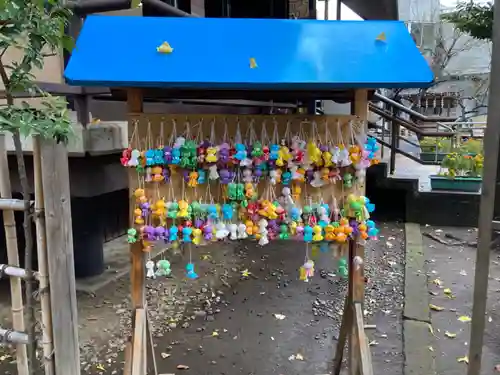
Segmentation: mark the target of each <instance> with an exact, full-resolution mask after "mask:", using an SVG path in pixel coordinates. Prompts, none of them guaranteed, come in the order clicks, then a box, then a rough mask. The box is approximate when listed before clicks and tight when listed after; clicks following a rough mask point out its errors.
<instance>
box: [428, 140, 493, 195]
mask: <svg viewBox="0 0 500 375" xmlns="http://www.w3.org/2000/svg"><path fill="white" fill-rule="evenodd" d="M483 163H484V157H483V155H482V154H476V155H471V153H469V152H467V149H466V148H460V149H459V150H458V151H456V152H452V153H449V154H448V155H446V157H445V158H444V159H443V161H442V163H441V171H440V172H439V174H438V175H432V176H430V179H431V188H432V190H453V191H466V192H478V191H479V190H480V189H481V183H482V177H481V176H482V173H483Z"/></svg>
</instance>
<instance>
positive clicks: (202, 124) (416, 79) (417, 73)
mask: <svg viewBox="0 0 500 375" xmlns="http://www.w3.org/2000/svg"><path fill="white" fill-rule="evenodd" d="M346 36H348V37H346ZM353 40H355V41H356V44H353V43H352V41H353ZM65 76H66V79H67V80H68V81H69V83H70V84H74V85H80V86H109V87H113V88H116V89H122V90H126V91H127V96H128V108H129V112H130V122H129V133H128V134H129V140H130V144H131V147H133V148H142V149H147V148H149V147H152V143H155V142H157V140H158V139H159V141H158V142H162V143H163V144H165V143H166V142H167V138H169V137H170V135H171V134H172V133H173V132H174V126H176V131H177V132H181V133H182V134H183V135H184V136H185V137H186V138H189V137H196V134H202V136H201V138H200V139H202V138H203V137H208V136H210V134H211V133H213V132H214V131H215V133H217V137H220V135H221V133H224V134H225V135H224V137H226V136H227V137H228V138H234V137H237V134H238V133H237V131H240V134H248V132H250V131H249V127H250V126H252V129H253V133H255V134H263V133H264V132H265V131H264V130H265V126H267V125H263V124H266V123H268V124H272V125H269V126H268V128H267V131H266V132H265V133H267V134H268V135H269V138H271V137H272V134H273V131H275V132H276V133H279V134H280V136H284V134H288V133H287V132H290V131H292V132H295V133H299V132H301V131H302V132H304V134H309V135H306V136H305V137H306V138H307V137H309V138H311V137H312V136H311V135H310V134H311V131H313V129H314V131H316V133H317V136H318V138H321V137H322V136H323V134H324V135H325V137H326V138H328V137H331V138H332V139H333V138H335V137H341V138H343V139H348V138H349V137H351V138H354V137H357V136H358V135H359V134H363V133H364V132H365V131H366V121H367V113H368V99H369V94H370V90H373V89H377V88H410V87H426V86H428V85H429V84H430V83H431V82H432V80H433V76H432V72H431V71H430V69H429V67H428V66H427V63H426V62H425V60H424V59H423V57H422V56H421V54H420V52H419V51H418V49H417V47H416V46H415V44H414V42H413V40H412V39H411V36H410V35H409V33H408V31H407V29H406V27H405V25H404V23H402V22H392V21H388V22H385V21H383V22H382V21H376V22H370V21H364V22H348V21H347V22H344V21H315V20H272V19H208V18H159V17H158V18H156V17H155V18H147V17H144V18H143V17H133V16H126V17H120V16H90V17H88V18H87V19H86V21H85V24H84V26H83V28H82V30H81V33H80V36H79V38H78V41H77V45H76V48H75V50H74V52H73V55H72V56H71V60H70V62H69V64H68V67H67V69H66V71H65ZM339 96H342V97H343V98H344V99H347V100H349V101H351V103H352V108H353V110H352V113H350V114H342V115H338V116H317V115H315V114H311V113H310V114H307V115H303V114H301V115H286V116H261V117H258V116H230V115H224V114H220V115H215V116H214V115H206V116H203V115H197V116H192V115H187V114H170V113H169V114H166V113H164V114H152V113H147V112H145V111H144V106H143V103H144V100H145V99H146V98H155V99H157V100H161V99H162V98H211V99H214V98H231V99H249V98H251V99H254V100H255V99H260V100H280V101H287V100H288V101H294V102H295V101H304V100H311V99H330V98H335V97H339ZM345 123H355V126H353V127H351V128H350V129H351V130H349V131H348V130H346V129H347V128H346V127H344V124H345ZM185 124H190V125H185ZM313 125H314V126H315V127H313ZM186 126H187V127H188V128H186ZM181 129H182V130H181ZM274 129H275V130H274ZM299 129H300V130H299ZM349 132H350V134H349ZM250 133H252V132H250ZM276 138H279V137H276ZM224 139H225V138H224ZM254 140H255V138H254ZM276 140H277V139H276ZM336 141H337V142H338V141H339V140H338V139H336ZM148 142H149V145H148ZM261 185H262V186H261ZM265 185H266V183H265V182H264V183H261V184H259V187H258V190H259V193H264V192H265V191H266V186H265ZM148 186H149V185H146V186H145V185H143V184H142V182H141V181H140V180H138V177H137V172H136V171H135V169H133V168H132V169H131V170H130V178H129V189H130V191H131V194H130V195H131V202H130V203H131V211H133V210H134V202H135V198H134V197H133V192H134V191H135V190H136V189H137V188H138V187H140V188H144V190H145V191H146V194H149V195H152V194H155V195H158V196H161V195H163V196H168V195H169V194H170V192H171V191H172V190H175V191H176V192H177V193H178V192H179V191H182V198H183V199H184V197H187V198H186V199H189V198H197V199H200V196H206V194H207V192H206V189H207V188H200V189H199V190H196V191H197V193H194V192H193V191H194V190H187V192H186V191H185V190H184V188H183V187H184V182H182V176H181V175H180V174H179V175H176V176H174V175H172V177H171V183H170V184H164V185H161V186H160V187H158V188H154V189H159V190H156V191H153V188H149V187H148ZM208 186H210V184H208ZM338 186H339V185H327V186H325V187H324V188H321V189H317V190H314V189H313V188H311V190H310V194H311V195H319V196H325V195H328V196H332V195H337V196H340V195H342V194H343V193H344V192H343V191H339V187H338ZM213 189H216V188H213ZM308 189H309V188H308ZM313 191H314V192H313ZM355 193H356V194H359V195H364V185H363V184H360V185H358V186H357V187H356V191H355ZM193 194H194V197H193ZM211 194H213V196H217V195H218V193H215V192H211ZM174 195H175V194H174ZM176 199H177V197H176ZM131 216H132V215H131ZM131 225H134V224H133V223H132V224H131ZM145 246H148V244H146V243H145V241H142V240H139V241H137V242H135V243H132V244H131V246H130V252H131V283H132V290H131V299H132V308H133V310H134V327H133V334H132V337H131V338H130V340H129V346H128V351H127V359H126V364H125V366H126V367H125V374H129V375H145V374H147V373H148V368H149V366H148V363H147V362H148V361H147V358H148V353H147V347H148V346H151V347H152V345H150V344H151V341H150V340H151V339H150V335H149V334H148V321H147V306H146V302H145V273H146V268H145V261H146V255H145V254H146V253H145V252H144V251H143V250H144V247H145ZM267 246H272V242H271V243H270V244H269V245H267ZM346 246H348V262H349V270H350V272H349V288H348V294H347V296H346V304H345V310H344V315H343V321H342V327H341V331H340V335H339V342H338V345H337V353H336V356H335V366H334V373H335V374H339V373H340V368H341V364H342V358H343V352H344V347H345V346H346V345H348V346H349V355H350V358H349V368H350V373H351V374H353V375H356V374H358V373H360V374H364V375H369V374H372V373H373V370H372V364H371V357H370V351H369V347H368V341H367V339H366V336H365V332H364V323H363V313H362V311H363V309H362V305H363V300H364V275H363V259H364V247H363V246H362V245H361V244H360V243H359V241H357V238H353V239H352V240H349V241H348V243H347V244H346ZM153 358H154V356H153Z"/></svg>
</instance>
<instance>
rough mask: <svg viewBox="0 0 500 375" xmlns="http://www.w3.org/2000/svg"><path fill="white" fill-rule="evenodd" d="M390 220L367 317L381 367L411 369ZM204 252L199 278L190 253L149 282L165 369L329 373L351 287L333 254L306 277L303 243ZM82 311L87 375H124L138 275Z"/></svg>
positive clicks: (400, 268)
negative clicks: (168, 273) (186, 269)
mask: <svg viewBox="0 0 500 375" xmlns="http://www.w3.org/2000/svg"><path fill="white" fill-rule="evenodd" d="M380 227H381V236H380V240H379V241H378V242H376V243H373V244H372V245H370V246H369V247H368V248H367V250H366V262H365V265H366V275H367V284H366V304H365V317H366V322H367V324H374V325H376V329H372V330H367V332H368V335H369V339H370V343H371V348H372V357H373V361H374V369H375V373H382V372H384V373H386V374H388V375H391V374H401V373H402V366H403V353H402V337H401V328H402V303H403V281H404V249H403V242H404V232H403V229H402V228H403V227H402V226H399V225H397V224H381V225H380ZM201 251H202V254H201V255H200V254H199V255H200V257H199V258H200V259H196V265H197V267H198V272H199V274H200V276H201V277H200V278H199V279H198V280H196V281H195V282H192V281H189V282H185V281H180V280H181V278H182V273H183V265H184V264H185V261H186V256H184V258H182V257H180V256H178V257H177V258H178V260H177V262H176V264H174V266H173V270H174V273H176V276H177V278H174V279H168V280H166V279H163V280H159V279H157V280H155V281H150V282H149V285H148V301H149V316H150V319H151V323H152V327H153V336H154V342H155V352H156V357H157V362H158V368H159V373H168V374H174V373H178V372H179V371H184V372H186V373H196V374H229V373H230V374H234V373H241V374H284V373H286V374H298V373H299V372H300V373H301V372H303V371H308V372H309V373H311V374H326V373H328V372H329V370H330V369H331V361H332V359H333V358H332V356H333V350H334V346H335V341H336V339H337V335H338V330H339V325H340V320H341V317H342V304H343V300H344V296H345V290H346V282H345V280H342V279H340V278H339V277H337V276H335V275H334V273H335V271H336V270H335V269H334V267H335V265H334V262H333V261H332V257H331V254H329V253H326V254H321V253H319V254H317V255H316V259H315V262H316V276H315V277H314V278H313V280H311V282H309V283H304V282H302V281H298V280H297V276H298V272H297V268H298V266H300V265H301V263H302V262H303V259H304V245H303V244H302V243H299V242H281V243H276V244H272V245H271V246H267V247H264V248H260V247H257V246H255V245H254V244H253V243H251V242H248V243H242V244H238V245H236V246H235V245H234V244H228V245H222V246H221V245H220V244H218V246H217V248H216V249H215V248H214V247H211V248H208V247H207V248H204V249H203V250H201ZM244 270H248V271H249V272H250V273H249V275H248V276H244V275H246V273H242V271H244ZM79 313H80V319H79V320H80V337H81V346H82V369H83V371H84V373H85V374H118V373H121V371H120V370H121V368H122V361H123V347H124V339H125V337H126V335H127V334H128V332H129V329H130V313H129V309H128V280H123V281H120V282H117V283H116V284H115V285H111V286H109V287H107V288H105V289H103V290H102V291H101V292H100V293H99V294H98V295H97V296H95V297H91V296H80V298H79ZM276 314H278V315H276ZM283 316H284V317H283ZM11 355H12V353H11V352H10V351H8V349H6V350H5V352H4V354H3V356H2V354H0V361H1V363H0V371H1V372H2V373H5V374H6V375H8V374H10V373H15V372H13V369H14V367H13V364H12V363H10V364H9V362H11V361H12V357H10V356H11ZM179 365H183V366H188V367H189V369H187V370H179V369H178V368H177V367H178V366H179ZM2 370H3V371H2Z"/></svg>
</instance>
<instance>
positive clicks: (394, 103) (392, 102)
mask: <svg viewBox="0 0 500 375" xmlns="http://www.w3.org/2000/svg"><path fill="white" fill-rule="evenodd" d="M373 96H374V97H375V98H376V99H379V100H381V101H383V102H384V103H387V104H390V105H392V106H393V107H396V108H398V109H399V110H401V111H403V112H406V113H408V114H409V115H412V116H415V117H417V118H418V119H419V120H421V121H425V122H438V121H443V122H447V121H448V120H449V121H450V122H452V121H453V120H455V118H454V117H430V116H425V115H423V114H421V113H419V112H417V111H414V110H413V109H411V108H408V107H406V106H404V105H403V104H401V103H398V102H397V101H395V100H392V99H389V98H387V97H385V96H384V95H382V94H379V93H378V92H375V93H374V94H373Z"/></svg>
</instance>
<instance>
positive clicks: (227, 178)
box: [219, 169, 232, 185]
mask: <svg viewBox="0 0 500 375" xmlns="http://www.w3.org/2000/svg"><path fill="white" fill-rule="evenodd" d="M219 179H220V183H221V184H224V185H227V184H229V183H230V182H231V180H232V176H231V172H230V171H229V170H228V169H221V170H220V171H219Z"/></svg>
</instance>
